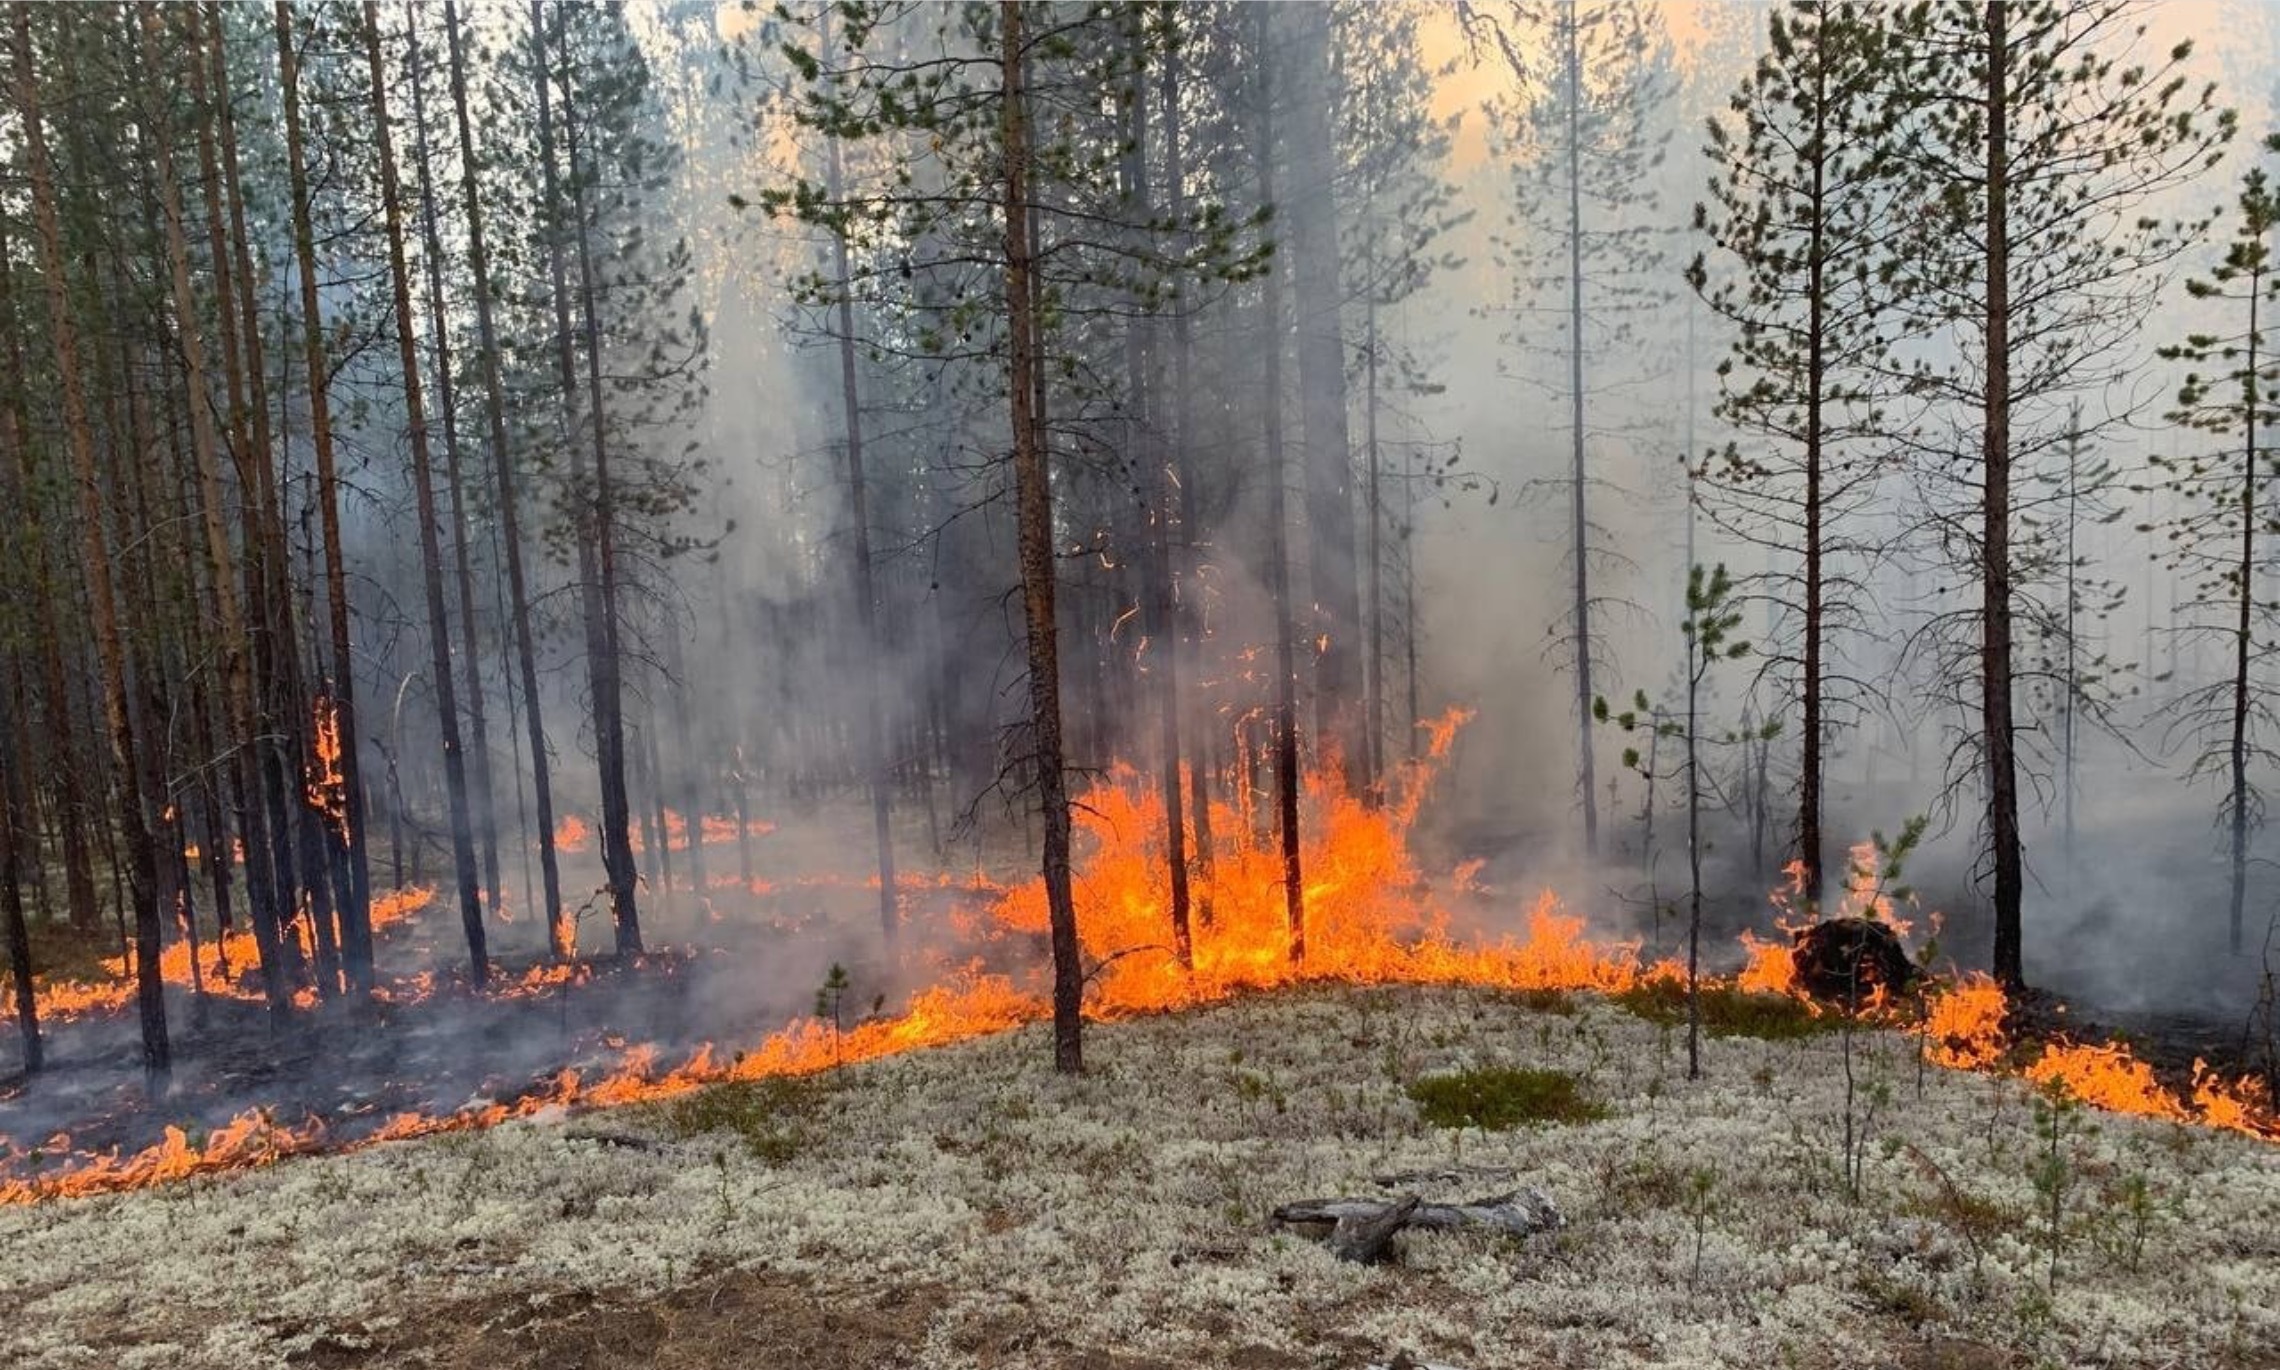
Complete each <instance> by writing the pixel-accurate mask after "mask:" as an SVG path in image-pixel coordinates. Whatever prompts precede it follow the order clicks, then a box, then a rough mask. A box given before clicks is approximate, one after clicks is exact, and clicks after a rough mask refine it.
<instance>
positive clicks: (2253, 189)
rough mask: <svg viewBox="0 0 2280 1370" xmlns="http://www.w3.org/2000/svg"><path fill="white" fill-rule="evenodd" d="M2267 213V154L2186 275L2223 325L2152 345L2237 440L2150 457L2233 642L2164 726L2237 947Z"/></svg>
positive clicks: (2254, 657) (2270, 479)
mask: <svg viewBox="0 0 2280 1370" xmlns="http://www.w3.org/2000/svg"><path fill="white" fill-rule="evenodd" d="M2267 150H2270V151H2280V136H2275V137H2273V138H2272V139H2269V140H2268V141H2267ZM2275 227H2280V192H2275V190H2274V189H2273V187H2272V184H2271V177H2270V175H2269V173H2268V172H2267V171H2266V170H2265V169H2264V168H2263V167H2252V168H2250V169H2249V171H2248V172H2247V173H2246V174H2245V175H2244V176H2243V177H2242V180H2241V191H2240V199H2239V203H2238V220H2237V224H2236V227H2235V229H2234V233H2233V237H2232V240H2231V242H2229V243H2227V244H2226V246H2225V255H2224V259H2223V260H2222V261H2220V262H2219V263H2218V264H2217V265H2216V266H2214V267H2211V268H2210V269H2209V272H2208V275H2207V276H2205V277H2195V278H2192V279H2190V280H2188V281H2187V282H2186V287H2185V289H2186V294H2187V295H2189V296H2190V297H2191V298H2192V299H2194V300H2198V301H2206V302H2208V304H2209V306H2210V308H2211V309H2212V310H2216V309H2222V310H2223V311H2224V313H2225V315H2226V316H2228V317H2227V321H2226V322H2225V323H2224V324H2222V325H2219V326H2218V327H2219V328H2220V329H2221V331H2212V332H2197V333H2194V334H2192V335H2190V336H2189V337H2187V338H2186V339H2185V341H2184V342H2182V343H2178V344H2176V345H2174V346H2171V347H2166V348H2163V349H2162V353H2161V355H2162V356H2163V357H2165V358H2168V359H2170V360H2175V361H2184V362H2189V363H2192V364H2193V366H2194V367H2195V368H2196V369H2195V370H2193V371H2192V372H2190V373H2189V374H2188V375H2187V376H2186V377H2185V381H2184V384H2183V385H2182V386H2181V387H2180V388H2179V390H2178V394H2177V408H2176V410H2175V411H2174V412H2173V413H2172V414H2171V415H2170V418H2171V421H2172V422H2175V423H2177V424H2180V425H2182V426H2183V427H2185V428H2187V429H2189V430H2193V431H2197V432H2202V433H2208V434H2211V435H2213V436H2215V437H2220V438H2228V439H2230V440H2231V442H2232V443H2233V444H2235V451H2234V452H2233V453H2231V454H2227V453H2222V452H2209V453H2205V454H2194V455H2186V456H2178V457H2173V458H2162V459H2157V466H2158V467H2159V468H2160V469H2161V470H2162V472H2163V473H2164V474H2165V477H2166V479H2165V482H2164V483H2165V485H2166V487H2167V489H2168V490H2169V492H2170V493H2171V494H2172V495H2173V496H2176V497H2180V498H2182V499H2183V500H2184V501H2185V502H2186V511H2185V512H2184V513H2183V514H2182V515H2181V516H2180V517H2179V518H2178V519H2177V520H2176V521H2175V522H2174V523H2173V524H2172V525H2171V527H2170V528H2169V530H2168V533H2167V536H2168V540H2169V545H2170V549H2171V556H2172V558H2173V562H2174V565H2175V567H2176V569H2177V570H2178V571H2179V572H2180V573H2181V574H2183V575H2185V576H2187V577H2188V578H2189V583H2190V585H2191V592H2192V596H2193V598H2192V601H2191V602H2192V607H2193V608H2194V609H2195V610H2197V611H2213V612H2214V613H2215V615H2216V617H2215V619H2214V621H2213V622H2211V621H2207V620H2204V621H2203V622H2201V623H2200V624H2199V625H2198V631H2199V632H2201V633H2204V634H2209V635H2213V636H2216V637H2218V638H2219V639H2220V640H2222V641H2223V642H2224V645H2225V646H2226V647H2227V648H2228V649H2229V650H2228V656H2229V658H2230V661H2229V669H2228V670H2227V671H2226V672H2225V674H2224V675H2223V676H2222V677H2220V678H2219V679H2217V680H2213V681H2210V682H2209V683H2207V684H2205V685H2200V686H2197V687H2195V688H2194V689H2192V690H2190V691H2188V692H2187V693H2186V695H2185V697H2184V698H2183V699H2182V700H2181V701H2179V704H2178V715H2177V719H2178V721H2177V723H2176V724H2174V725H2173V726H2180V727H2183V728H2184V729H2185V730H2186V731H2188V732H2189V733H2191V734H2192V735H2193V736H2194V738H2195V740H2196V743H2197V745H2198V747H2199V750H2198V751H2197V752H2196V753H2195V755H2194V756H2193V759H2192V763H2191V765H2190V767H2189V769H2188V772H2187V774H2188V776H2189V777H2191V778H2198V777H2200V776H2203V775H2206V774H2209V773H2211V772H2214V773H2216V775H2217V776H2218V778H2219V780H2220V783H2221V784H2222V785H2223V786H2224V792H2223V795H2222V796H2221V798H2220V800H2219V802H2218V814H2219V817H2220V819H2221V820H2222V822H2223V823H2224V829H2225V843H2226V848H2227V852H2226V855H2227V862H2228V865H2229V867H2230V875H2231V878H2230V889H2229V894H2228V898H2227V900H2226V919H2225V931H2226V938H2227V942H2228V944H2229V945H2230V947H2231V949H2232V952H2233V954H2234V955H2236V956H2237V955H2239V954H2240V953H2241V951H2242V948H2243V943H2244V941H2245V923H2246V906H2247V901H2248V841H2249V834H2250V832H2251V831H2252V830H2253V829H2255V828H2256V827H2257V826H2258V825H2259V824H2260V823H2261V822H2262V820H2263V816H2264V792H2263V788H2262V786H2261V785H2259V784H2258V783H2257V781H2256V780H2255V779H2253V778H2252V775H2251V770H2252V768H2262V767H2264V766H2267V765H2269V764H2270V763H2271V762H2272V760H2273V759H2274V752H2273V749H2272V746H2271V744H2270V743H2269V742H2267V741H2266V740H2265V735H2266V733H2267V732H2268V726H2267V725H2268V724H2269V722H2270V720H2271V714H2272V704H2271V701H2270V699H2269V698H2268V692H2267V691H2266V690H2265V689H2264V688H2263V687H2262V685H2261V682H2260V681H2259V680H2258V678H2257V675H2258V673H2257V667H2258V666H2259V665H2260V664H2262V662H2263V661H2264V660H2265V659H2266V658H2267V657H2268V656H2269V655H2270V653H2271V651H2272V646H2273V642H2272V638H2273V633H2274V628H2275V623H2274V612H2275V610H2274V605H2273V604H2272V603H2271V602H2270V601H2269V600H2266V599H2262V598H2260V597H2259V596H2258V594H2257V577H2258V576H2259V575H2260V574H2261V573H2262V571H2263V568H2264V563H2265V561H2267V560H2269V553H2268V552H2267V551H2266V550H2265V549H2264V547H2263V546H2262V542H2261V538H2262V536H2263V535H2264V534H2266V533H2268V532H2269V531H2270V530H2272V529H2273V528H2274V527H2275V525H2276V523H2280V519H2276V517H2275V514H2274V507H2275V500H2276V498H2280V492H2276V491H2275V489H2274V484H2275V482H2276V481H2280V458H2276V456H2275V454H2274V453H2273V452H2272V451H2271V450H2270V449H2269V448H2268V447H2267V446H2266V445H2265V443H2264V437H2265V434H2266V433H2267V432H2268V431H2269V430H2270V428H2271V426H2272V425H2273V424H2274V423H2275V422H2280V356H2275V355H2274V349H2273V348H2272V347H2271V346H2270V345H2268V344H2267V343H2266V341H2265V338H2264V333H2265V331H2266V329H2267V327H2268V324H2267V323H2266V316H2265V314H2264V310H2265V309H2266V307H2267V301H2270V300H2275V299H2280V274H2276V273H2275V271H2274V262H2273V257H2272V245H2271V236H2272V231H2273V229H2274V228H2275ZM2200 367H2213V368H2215V369H2213V370H2211V371H2208V372H2203V371H2202V370H2200V369H2198V368H2200Z"/></svg>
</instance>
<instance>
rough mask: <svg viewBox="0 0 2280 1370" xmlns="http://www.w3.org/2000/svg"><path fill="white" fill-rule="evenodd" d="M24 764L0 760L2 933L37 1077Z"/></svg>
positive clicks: (29, 1070)
mask: <svg viewBox="0 0 2280 1370" xmlns="http://www.w3.org/2000/svg"><path fill="white" fill-rule="evenodd" d="M20 764H21V763H20V762H19V761H18V760H17V758H15V757H8V756H0V772H5V778H6V781H7V782H8V783H5V784H0V931H4V932H5V933H6V935H7V938H8V967H9V972H10V980H11V982H12V985H13V988H14V990H15V1000H16V1031H17V1035H18V1037H19V1039H20V1041H21V1042H22V1047H23V1053H24V1073H25V1074H26V1075H37V1074H39V1073H40V1069H41V1067H42V1066H43V1065H45V1064H46V1051H45V1050H44V1048H43V1047H42V1044H41V1042H40V1007H39V1004H40V1000H39V987H38V986H37V985H36V984H35V983H34V982H33V979H32V934H31V929H30V928H29V927H28V926H26V924H25V922H24V886H23V880H24V871H23V863H22V861H21V859H20V856H19V853H20V850H21V844H20V843H19V842H18V841H17V836H16V821H17V819H18V818H19V817H20V815H19V813H18V811H17V808H16V799H15V792H16V786H15V783H14V782H15V780H16V779H17V768H18V766H19V765H20Z"/></svg>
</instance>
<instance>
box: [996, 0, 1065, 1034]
mask: <svg viewBox="0 0 2280 1370" xmlns="http://www.w3.org/2000/svg"><path fill="white" fill-rule="evenodd" d="M998 23H999V32H998V43H999V59H1000V60H999V66H1000V73H1001V77H1002V80H1003V82H1004V85H1003V89H1002V91H1001V94H1000V110H999V136H1000V137H1001V139H1002V140H1003V147H1004V150H1005V171H1004V185H1003V186H1002V187H1001V189H1002V191H1003V203H1002V216H1003V226H1004V230H1005V307H1006V333H1007V374H1008V376H1009V384H1008V385H1007V386H1006V393H1007V399H1008V406H1009V415H1008V417H1009V419H1010V421H1011V424H1012V429H1013V478H1014V488H1015V498H1016V503H1017V515H1016V516H1017V518H1018V520H1019V534H1020V555H1021V589H1022V596H1021V597H1022V607H1023V620H1024V623H1025V625H1026V628H1027V638H1028V664H1029V725H1030V739H1029V740H1030V748H1031V757H1032V761H1033V763H1034V764H1035V766H1036V768H1037V777H1036V779H1037V803H1038V809H1039V813H1040V815H1041V816H1042V817H1043V818H1044V820H1045V851H1044V860H1043V863H1042V873H1043V875H1044V879H1045V903H1046V911H1047V921H1048V926H1049V928H1050V939H1051V943H1052V948H1053V1066H1054V1068H1055V1069H1056V1070H1060V1071H1063V1072H1065V1073H1075V1072H1078V1071H1081V1070H1083V1069H1084V1064H1085V1058H1084V1017H1083V1010H1084V982H1085V975H1084V967H1083V965H1082V964H1080V957H1081V955H1082V952H1081V950H1080V948H1079V947H1078V943H1077V906H1076V896H1075V892H1074V890H1073V888H1072V886H1071V881H1070V871H1069V791H1068V775H1067V773H1066V771H1065V769H1064V763H1063V758H1062V753H1061V663H1060V655H1059V644H1058V640H1057V635H1058V628H1059V625H1058V623H1057V622H1056V621H1055V618H1054V605H1053V598H1054V595H1053V590H1054V583H1053V582H1054V567H1053V485H1052V481H1051V478H1050V474H1049V473H1048V471H1047V470H1046V462H1045V434H1044V431H1043V429H1044V425H1043V423H1042V422H1041V419H1040V416H1039V414H1038V412H1037V394H1036V390H1035V381H1034V378H1035V377H1036V375H1037V374H1038V371H1039V367H1038V360H1039V357H1040V355H1041V348H1040V346H1039V339H1038V336H1037V328H1038V319H1037V317H1036V315H1035V314H1034V313H1033V311H1032V300H1031V295H1030V290H1031V281H1030V273H1031V271H1032V270H1033V269H1034V263H1033V261H1032V260H1031V249H1032V247H1033V244H1032V243H1031V241H1030V231H1031V230H1030V223H1029V212H1030V209H1031V199H1030V189H1029V176H1030V170H1031V168H1030V148H1029V92H1028V87H1027V84H1026V73H1025V71H1024V68H1023V59H1024V56H1025V51H1026V49H1025V39H1024V37H1023V30H1024V28H1025V16H1024V14H1023V7H1022V4H1021V0H999V3H998Z"/></svg>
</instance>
